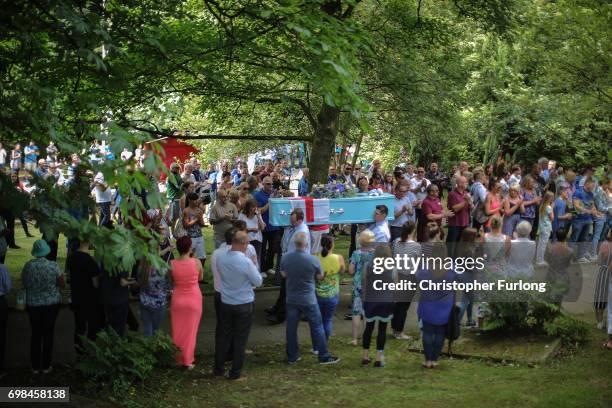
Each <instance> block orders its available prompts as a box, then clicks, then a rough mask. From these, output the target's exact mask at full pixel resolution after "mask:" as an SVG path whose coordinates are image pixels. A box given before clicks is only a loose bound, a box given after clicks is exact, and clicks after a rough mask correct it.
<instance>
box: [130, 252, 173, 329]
mask: <svg viewBox="0 0 612 408" xmlns="http://www.w3.org/2000/svg"><path fill="white" fill-rule="evenodd" d="M138 284H139V286H140V318H141V320H142V331H143V334H144V335H145V337H150V336H153V335H154V334H155V332H156V331H157V330H158V329H159V326H160V325H161V322H162V321H163V320H164V316H165V314H166V305H167V303H168V293H169V292H170V280H169V279H168V274H167V272H166V271H165V270H164V271H161V270H158V269H157V268H155V267H153V266H152V265H151V264H150V263H149V262H147V261H142V263H141V267H140V271H139V274H138Z"/></svg>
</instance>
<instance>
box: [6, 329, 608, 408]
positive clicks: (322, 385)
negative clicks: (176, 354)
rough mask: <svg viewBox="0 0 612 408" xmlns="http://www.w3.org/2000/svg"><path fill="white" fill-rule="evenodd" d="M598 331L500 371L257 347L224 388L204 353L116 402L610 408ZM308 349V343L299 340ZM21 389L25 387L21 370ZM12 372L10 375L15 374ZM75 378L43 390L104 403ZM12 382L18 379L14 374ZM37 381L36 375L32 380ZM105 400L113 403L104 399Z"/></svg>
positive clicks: (395, 355)
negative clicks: (576, 346) (326, 362)
mask: <svg viewBox="0 0 612 408" xmlns="http://www.w3.org/2000/svg"><path fill="white" fill-rule="evenodd" d="M602 339H603V333H602V332H601V331H598V332H596V331H595V330H594V329H593V331H592V333H591V342H590V343H589V344H587V345H586V346H584V348H581V349H580V350H578V351H577V352H576V353H575V354H574V355H565V356H558V357H556V358H553V359H552V360H550V361H549V362H547V363H544V364H541V365H536V366H533V365H530V366H528V365H516V364H515V365H504V364H498V363H491V362H488V361H481V360H459V359H452V360H449V359H443V360H442V361H441V362H440V365H439V367H438V368H436V369H434V370H425V369H423V368H421V366H420V363H421V360H422V357H421V355H418V354H415V353H411V352H408V351H407V350H406V348H407V346H406V343H403V342H400V341H397V340H388V341H387V347H386V358H387V365H386V367H384V368H374V367H373V366H372V365H370V366H368V367H363V366H361V364H360V361H361V360H360V359H361V350H360V349H359V348H353V347H350V346H348V345H346V342H347V340H348V338H342V337H341V338H332V340H331V343H330V349H331V350H333V352H334V354H337V355H338V356H340V357H341V358H342V361H341V362H340V363H339V364H337V365H333V366H320V365H319V364H317V363H316V359H315V357H314V356H312V355H311V354H310V353H309V352H308V345H305V346H304V347H302V357H303V360H302V361H300V362H298V363H297V364H296V365H293V366H288V365H287V364H286V363H285V362H284V345H283V344H271V345H268V346H259V347H256V348H255V349H254V350H253V353H252V354H250V355H247V361H246V366H245V370H244V373H245V374H246V380H244V381H242V382H235V383H232V382H229V381H227V380H224V379H215V378H213V377H212V376H211V375H210V372H211V359H212V356H211V355H210V354H208V353H207V354H206V355H205V356H198V361H200V362H201V363H200V364H201V365H199V366H197V368H196V369H195V370H194V371H190V372H187V371H182V370H181V371H179V370H175V369H172V370H165V371H158V372H156V373H155V375H154V376H153V377H152V378H150V379H149V380H147V381H146V382H145V383H144V384H140V385H137V386H135V387H134V388H133V389H132V390H131V392H130V395H131V398H130V401H124V400H122V401H119V402H120V403H121V404H122V405H123V404H125V405H129V406H143V407H223V408H231V407H236V408H238V407H289V406H290V407H351V408H352V407H368V408H370V407H380V408H383V407H412V406H414V407H444V408H446V407H473V408H474V407H555V408H556V407H610V406H612V395H611V394H610V387H611V385H612V353H611V352H610V351H607V350H604V349H603V348H602V347H601V342H602ZM306 343H309V342H306ZM21 375H23V377H22V378H21V379H20V380H21V381H20V382H19V383H20V385H24V386H25V385H27V384H34V383H33V382H32V380H31V377H30V376H29V373H28V372H26V371H24V372H23V373H22V374H21ZM21 375H19V374H18V376H21ZM70 378H75V374H74V373H73V372H70V371H69V370H68V369H66V368H64V369H59V370H57V372H56V373H55V375H54V376H53V377H52V378H49V379H48V380H47V381H48V384H47V385H50V384H55V385H67V384H70V385H71V393H74V394H80V395H87V396H89V398H92V399H91V400H88V401H87V402H86V403H84V402H81V403H79V404H78V405H79V406H109V405H107V404H106V401H108V400H109V397H110V396H109V395H108V394H104V393H102V394H100V395H96V394H95V393H93V392H91V391H90V390H89V389H88V388H83V386H82V385H78V383H74V382H70V381H73V380H69V379H70ZM15 380H17V378H15ZM36 381H37V382H36V384H37V385H43V384H40V381H41V380H40V377H39V379H38V380H36ZM111 398H112V397H111Z"/></svg>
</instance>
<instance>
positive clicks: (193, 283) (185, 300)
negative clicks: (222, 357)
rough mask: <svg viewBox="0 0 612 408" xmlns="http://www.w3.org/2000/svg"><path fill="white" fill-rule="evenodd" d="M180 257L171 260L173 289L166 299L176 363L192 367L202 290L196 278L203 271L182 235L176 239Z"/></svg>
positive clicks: (198, 277) (200, 310)
mask: <svg viewBox="0 0 612 408" xmlns="http://www.w3.org/2000/svg"><path fill="white" fill-rule="evenodd" d="M176 247H177V249H178V251H179V254H180V257H179V258H178V259H174V260H172V262H171V266H172V281H173V282H174V291H173V292H172V302H171V303H170V318H171V322H172V340H173V341H174V344H175V345H176V347H177V348H178V349H179V351H180V354H179V355H178V356H177V363H178V364H180V365H182V366H184V367H186V368H187V369H193V367H194V364H193V362H194V360H195V358H194V353H195V346H196V338H197V335H198V327H199V326H200V319H201V318H202V292H201V291H200V286H199V285H198V281H200V280H202V278H203V276H204V271H203V269H202V264H201V263H200V260H199V259H197V258H192V257H191V253H190V252H191V238H189V237H188V236H184V237H181V238H179V239H178V240H177V241H176Z"/></svg>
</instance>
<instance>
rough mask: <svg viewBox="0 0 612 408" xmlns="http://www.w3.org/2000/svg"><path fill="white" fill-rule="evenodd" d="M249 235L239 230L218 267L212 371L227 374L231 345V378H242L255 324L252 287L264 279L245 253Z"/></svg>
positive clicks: (216, 374)
mask: <svg viewBox="0 0 612 408" xmlns="http://www.w3.org/2000/svg"><path fill="white" fill-rule="evenodd" d="M248 245H249V237H248V235H247V233H246V232H245V231H237V232H236V234H234V237H233V238H232V246H231V247H230V249H229V251H227V252H225V253H222V254H220V255H219V257H218V259H217V262H216V263H217V270H218V274H219V278H220V281H221V282H220V284H221V288H220V289H221V303H220V309H219V315H218V316H219V323H218V324H217V330H216V331H215V367H214V372H213V374H214V375H215V376H223V375H224V374H225V369H224V365H225V361H226V359H227V354H228V352H229V350H230V344H231V345H232V348H233V350H232V368H231V369H230V372H229V375H228V379H230V380H237V379H238V378H240V374H241V370H242V366H243V364H244V358H245V348H246V344H247V341H248V338H249V333H250V331H251V325H252V324H253V311H254V307H253V301H254V300H255V293H254V291H253V287H257V286H261V284H262V278H261V275H260V274H259V271H258V270H257V267H256V266H255V265H254V264H253V262H252V261H251V260H249V258H247V256H246V255H245V251H246V249H247V246H248Z"/></svg>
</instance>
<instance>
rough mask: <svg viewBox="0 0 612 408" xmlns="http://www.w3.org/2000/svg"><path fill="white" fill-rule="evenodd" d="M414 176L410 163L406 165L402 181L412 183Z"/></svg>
mask: <svg viewBox="0 0 612 408" xmlns="http://www.w3.org/2000/svg"><path fill="white" fill-rule="evenodd" d="M415 176H416V174H414V166H413V165H412V164H410V163H408V164H407V165H406V172H405V173H404V180H406V181H408V182H410V183H412V179H413V178H414V177H415Z"/></svg>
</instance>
